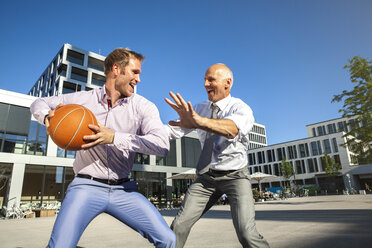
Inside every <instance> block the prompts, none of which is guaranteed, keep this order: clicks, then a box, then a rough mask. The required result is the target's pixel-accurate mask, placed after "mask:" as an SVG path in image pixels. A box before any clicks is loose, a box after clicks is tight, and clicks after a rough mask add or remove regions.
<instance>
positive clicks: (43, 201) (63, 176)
mask: <svg viewBox="0 0 372 248" xmlns="http://www.w3.org/2000/svg"><path fill="white" fill-rule="evenodd" d="M74 177H75V173H74V171H73V169H72V168H71V167H55V166H43V165H26V168H25V174H24V180H23V188H22V196H21V204H24V203H31V204H32V205H33V206H34V207H37V208H41V207H43V208H45V207H46V206H51V205H56V206H58V207H59V206H60V204H61V202H62V200H63V198H64V197H65V193H66V190H67V186H68V185H69V183H70V182H71V181H72V180H73V179H74Z"/></svg>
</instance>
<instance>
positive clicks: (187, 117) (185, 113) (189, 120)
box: [164, 91, 203, 128]
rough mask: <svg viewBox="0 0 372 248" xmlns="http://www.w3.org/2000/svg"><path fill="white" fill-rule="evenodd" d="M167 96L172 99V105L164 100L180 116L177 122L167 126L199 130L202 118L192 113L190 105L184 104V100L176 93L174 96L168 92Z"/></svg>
mask: <svg viewBox="0 0 372 248" xmlns="http://www.w3.org/2000/svg"><path fill="white" fill-rule="evenodd" d="M169 95H170V96H171V97H172V98H173V100H174V103H173V102H172V101H171V100H169V99H168V98H164V100H165V101H166V102H167V103H168V104H169V106H171V107H172V108H173V109H174V110H175V111H176V112H177V113H178V115H179V116H180V120H179V121H170V122H169V125H171V126H179V127H183V128H199V127H200V124H201V122H202V121H203V117H201V116H200V115H198V114H197V113H196V112H195V111H194V109H193V108H192V105H191V103H190V102H188V103H186V102H185V100H183V98H182V96H181V95H180V94H178V93H177V94H176V95H175V94H174V93H173V92H172V91H170V92H169Z"/></svg>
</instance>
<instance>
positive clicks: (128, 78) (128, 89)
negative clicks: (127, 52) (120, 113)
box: [115, 57, 141, 97]
mask: <svg viewBox="0 0 372 248" xmlns="http://www.w3.org/2000/svg"><path fill="white" fill-rule="evenodd" d="M119 70H120V75H119V76H118V77H117V78H116V79H115V90H117V91H118V92H119V93H120V96H121V97H130V96H131V95H132V94H133V92H134V86H136V85H137V83H139V82H141V80H140V76H139V75H140V74H141V62H140V61H139V60H138V59H136V58H133V57H131V58H130V59H129V62H128V65H127V66H126V67H124V70H122V69H121V68H120V67H119Z"/></svg>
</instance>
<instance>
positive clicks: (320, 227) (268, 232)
mask: <svg viewBox="0 0 372 248" xmlns="http://www.w3.org/2000/svg"><path fill="white" fill-rule="evenodd" d="M255 207H256V220H257V228H258V230H259V232H260V233H261V234H262V235H263V236H264V237H265V238H266V239H267V240H268V241H269V243H270V245H271V247H272V248H275V247H278V248H279V247H296V248H297V247H299V248H300V247H316V248H322V247H327V248H329V247H338V248H343V247H372V195H339V196H317V197H303V198H291V199H286V200H277V201H270V202H264V203H256V206H255ZM161 213H162V214H163V216H164V218H165V220H166V221H167V223H168V224H170V223H171V222H172V220H173V218H174V216H175V215H176V213H177V210H162V211H161ZM54 221H55V217H43V218H34V219H14V220H12V219H11V220H0V247H2V248H21V247H22V248H34V247H35V248H36V247H37V248H39V247H45V246H46V244H47V242H48V239H49V236H50V233H51V230H52V227H53V223H54ZM79 247H84V248H95V247H100V248H102V247H114V248H116V247H129V248H130V247H134V248H142V247H144V248H146V247H153V246H152V245H151V244H150V243H149V242H148V241H147V240H145V239H144V238H142V237H141V236H140V235H139V234H138V233H136V232H134V231H133V230H131V229H130V228H128V227H126V226H125V225H123V224H122V223H121V222H119V221H117V220H116V219H114V218H112V217H111V216H109V215H106V214H102V215H100V216H98V217H97V218H96V219H94V220H93V222H92V223H90V225H89V226H88V228H87V229H86V230H85V232H84V234H83V236H82V238H81V240H80V242H79ZM197 247H198V248H209V247H211V248H212V247H214V248H215V247H224V248H230V247H232V248H234V247H241V246H240V244H239V242H238V240H237V237H236V234H235V230H234V227H233V224H232V221H231V214H230V211H229V206H221V205H220V206H215V207H213V208H212V209H211V210H210V211H209V212H208V213H207V214H206V215H205V216H204V217H203V218H202V219H201V220H199V221H198V222H197V223H196V224H195V226H194V227H193V229H192V231H191V233H190V236H189V239H188V241H187V243H186V246H185V248H197Z"/></svg>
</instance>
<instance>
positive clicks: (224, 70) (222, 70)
mask: <svg viewBox="0 0 372 248" xmlns="http://www.w3.org/2000/svg"><path fill="white" fill-rule="evenodd" d="M209 70H210V71H211V72H212V71H213V72H216V73H217V74H219V75H220V76H221V79H227V78H231V85H230V88H231V87H232V84H233V81H234V78H233V73H232V71H231V70H230V68H229V67H228V66H227V65H225V64H222V63H217V64H214V65H212V66H211V67H209V68H208V70H207V72H208V71H209Z"/></svg>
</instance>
